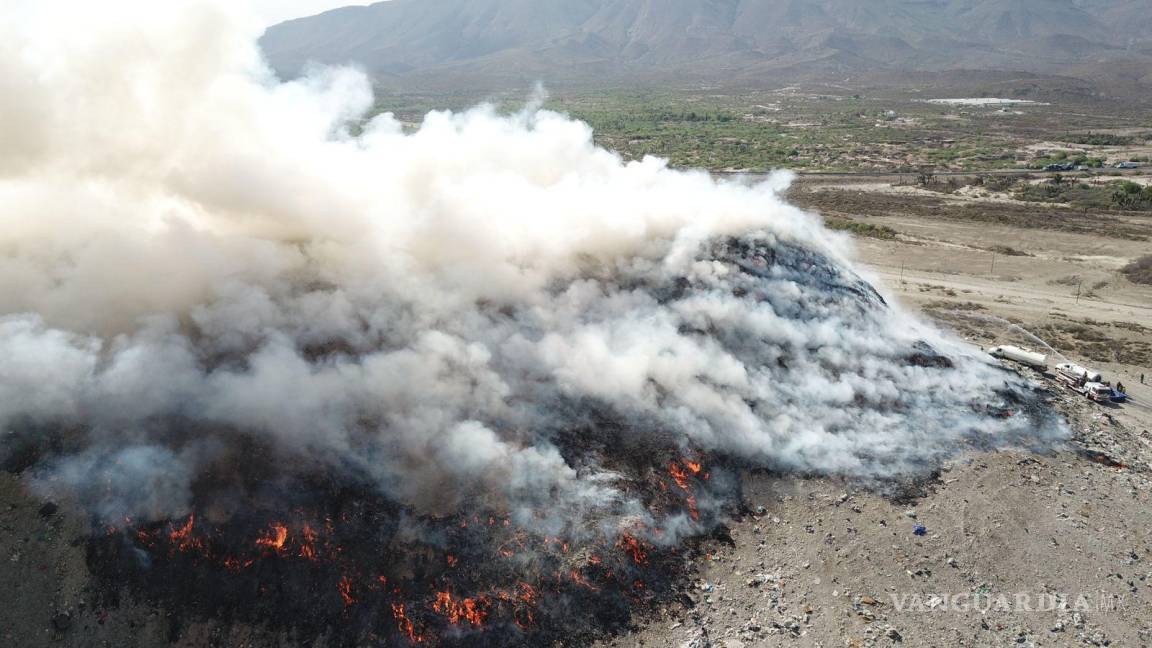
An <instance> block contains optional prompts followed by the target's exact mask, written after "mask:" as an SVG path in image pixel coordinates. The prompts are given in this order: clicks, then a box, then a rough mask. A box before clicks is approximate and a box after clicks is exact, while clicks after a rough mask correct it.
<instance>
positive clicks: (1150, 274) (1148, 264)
mask: <svg viewBox="0 0 1152 648" xmlns="http://www.w3.org/2000/svg"><path fill="white" fill-rule="evenodd" d="M1120 272H1121V273H1122V274H1123V275H1124V276H1125V277H1128V281H1131V282H1132V283H1138V284H1152V254H1149V255H1146V256H1142V257H1140V258H1139V259H1136V260H1135V261H1133V262H1132V263H1129V264H1128V265H1126V266H1124V267H1123V268H1121V270H1120Z"/></svg>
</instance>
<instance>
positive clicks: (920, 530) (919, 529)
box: [912, 524, 928, 536]
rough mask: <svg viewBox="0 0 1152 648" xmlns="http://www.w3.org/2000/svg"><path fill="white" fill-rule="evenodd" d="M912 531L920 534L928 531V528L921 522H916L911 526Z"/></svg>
mask: <svg viewBox="0 0 1152 648" xmlns="http://www.w3.org/2000/svg"><path fill="white" fill-rule="evenodd" d="M912 533H915V534H916V535H918V536H922V535H924V534H926V533H928V529H927V528H926V527H925V526H924V525H923V524H917V525H915V526H913V527H912Z"/></svg>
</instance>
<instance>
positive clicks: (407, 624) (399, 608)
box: [392, 603, 424, 643]
mask: <svg viewBox="0 0 1152 648" xmlns="http://www.w3.org/2000/svg"><path fill="white" fill-rule="evenodd" d="M392 616H393V617H394V618H395V619H396V627H397V628H398V629H399V630H400V632H403V633H404V634H405V635H407V636H408V640H409V641H411V642H412V643H423V642H424V637H423V636H422V635H421V634H420V633H418V632H416V626H415V625H414V624H413V623H412V620H411V619H409V618H408V617H407V616H406V615H405V614H404V604H403V603H393V604H392Z"/></svg>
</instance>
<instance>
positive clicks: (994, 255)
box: [988, 252, 996, 275]
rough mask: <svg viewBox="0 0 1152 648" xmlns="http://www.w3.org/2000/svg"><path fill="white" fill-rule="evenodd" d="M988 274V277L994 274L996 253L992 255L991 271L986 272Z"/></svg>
mask: <svg viewBox="0 0 1152 648" xmlns="http://www.w3.org/2000/svg"><path fill="white" fill-rule="evenodd" d="M988 274H990V275H995V274H996V253H995V252H993V253H992V269H991V270H989V271H988Z"/></svg>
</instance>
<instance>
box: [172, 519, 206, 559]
mask: <svg viewBox="0 0 1152 648" xmlns="http://www.w3.org/2000/svg"><path fill="white" fill-rule="evenodd" d="M194 526H196V514H195V513H192V514H189V515H188V521H187V522H185V523H184V526H182V527H180V528H179V529H177V528H173V529H172V532H171V533H169V534H168V539H169V540H171V541H172V543H173V544H175V545H176V547H177V548H178V549H180V551H189V550H192V549H195V550H198V551H199V550H202V549H203V548H204V543H203V541H201V540H200V538H197V537H195V536H193V535H192V528H193V527H194Z"/></svg>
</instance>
